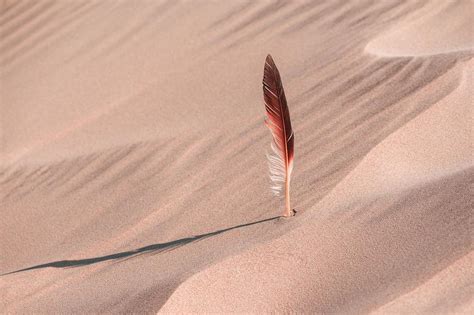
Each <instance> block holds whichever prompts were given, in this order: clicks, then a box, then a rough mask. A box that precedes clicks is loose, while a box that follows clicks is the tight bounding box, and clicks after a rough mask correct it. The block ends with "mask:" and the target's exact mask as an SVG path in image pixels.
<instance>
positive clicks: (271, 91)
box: [263, 55, 295, 216]
mask: <svg viewBox="0 0 474 315" xmlns="http://www.w3.org/2000/svg"><path fill="white" fill-rule="evenodd" d="M263 98H264V101H265V109H266V111H267V119H265V124H266V125H267V127H268V128H269V129H270V131H271V132H272V135H273V141H272V151H273V152H272V153H271V154H269V155H267V157H268V162H269V167H270V178H271V180H272V182H273V186H272V190H273V192H274V193H275V194H277V195H279V194H280V193H281V191H282V190H283V189H284V191H285V203H286V207H285V212H284V214H283V215H284V216H292V215H293V214H294V211H293V210H292V209H291V207H290V178H291V172H292V170H293V157H294V141H295V137H294V133H293V129H292V128H291V120H290V111H289V110H288V105H287V103H286V97H285V91H284V90H283V84H282V82H281V78H280V73H279V72H278V69H277V67H276V65H275V62H274V61H273V59H272V56H270V55H268V56H267V59H266V60H265V68H264V74H263Z"/></svg>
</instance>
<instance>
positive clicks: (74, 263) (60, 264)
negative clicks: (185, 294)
mask: <svg viewBox="0 0 474 315" xmlns="http://www.w3.org/2000/svg"><path fill="white" fill-rule="evenodd" d="M278 218H281V216H276V217H272V218H268V219H264V220H260V221H255V222H250V223H246V224H240V225H236V226H233V227H230V228H226V229H222V230H218V231H214V232H210V233H206V234H200V235H195V236H191V237H185V238H181V239H179V240H174V241H171V242H167V243H158V244H152V245H148V246H144V247H140V248H137V249H134V250H129V251H125V252H120V253H115V254H111V255H106V256H99V257H93V258H85V259H77V260H59V261H53V262H50V263H46V264H41V265H36V266H32V267H28V268H24V269H20V270H16V271H11V272H7V273H4V274H2V275H0V276H6V275H9V274H13V273H18V272H22V271H28V270H33V269H42V268H68V267H80V266H87V265H92V264H96V263H99V262H103V261H107V260H114V259H121V258H127V257H133V256H138V255H141V254H145V253H159V252H163V251H167V250H172V249H176V248H178V247H180V246H183V245H186V244H189V243H192V242H195V241H198V240H202V239H204V238H208V237H212V236H215V235H218V234H221V233H224V232H227V231H230V230H234V229H239V228H243V227H246V226H250V225H255V224H258V223H263V222H267V221H272V220H276V219H278Z"/></svg>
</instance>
